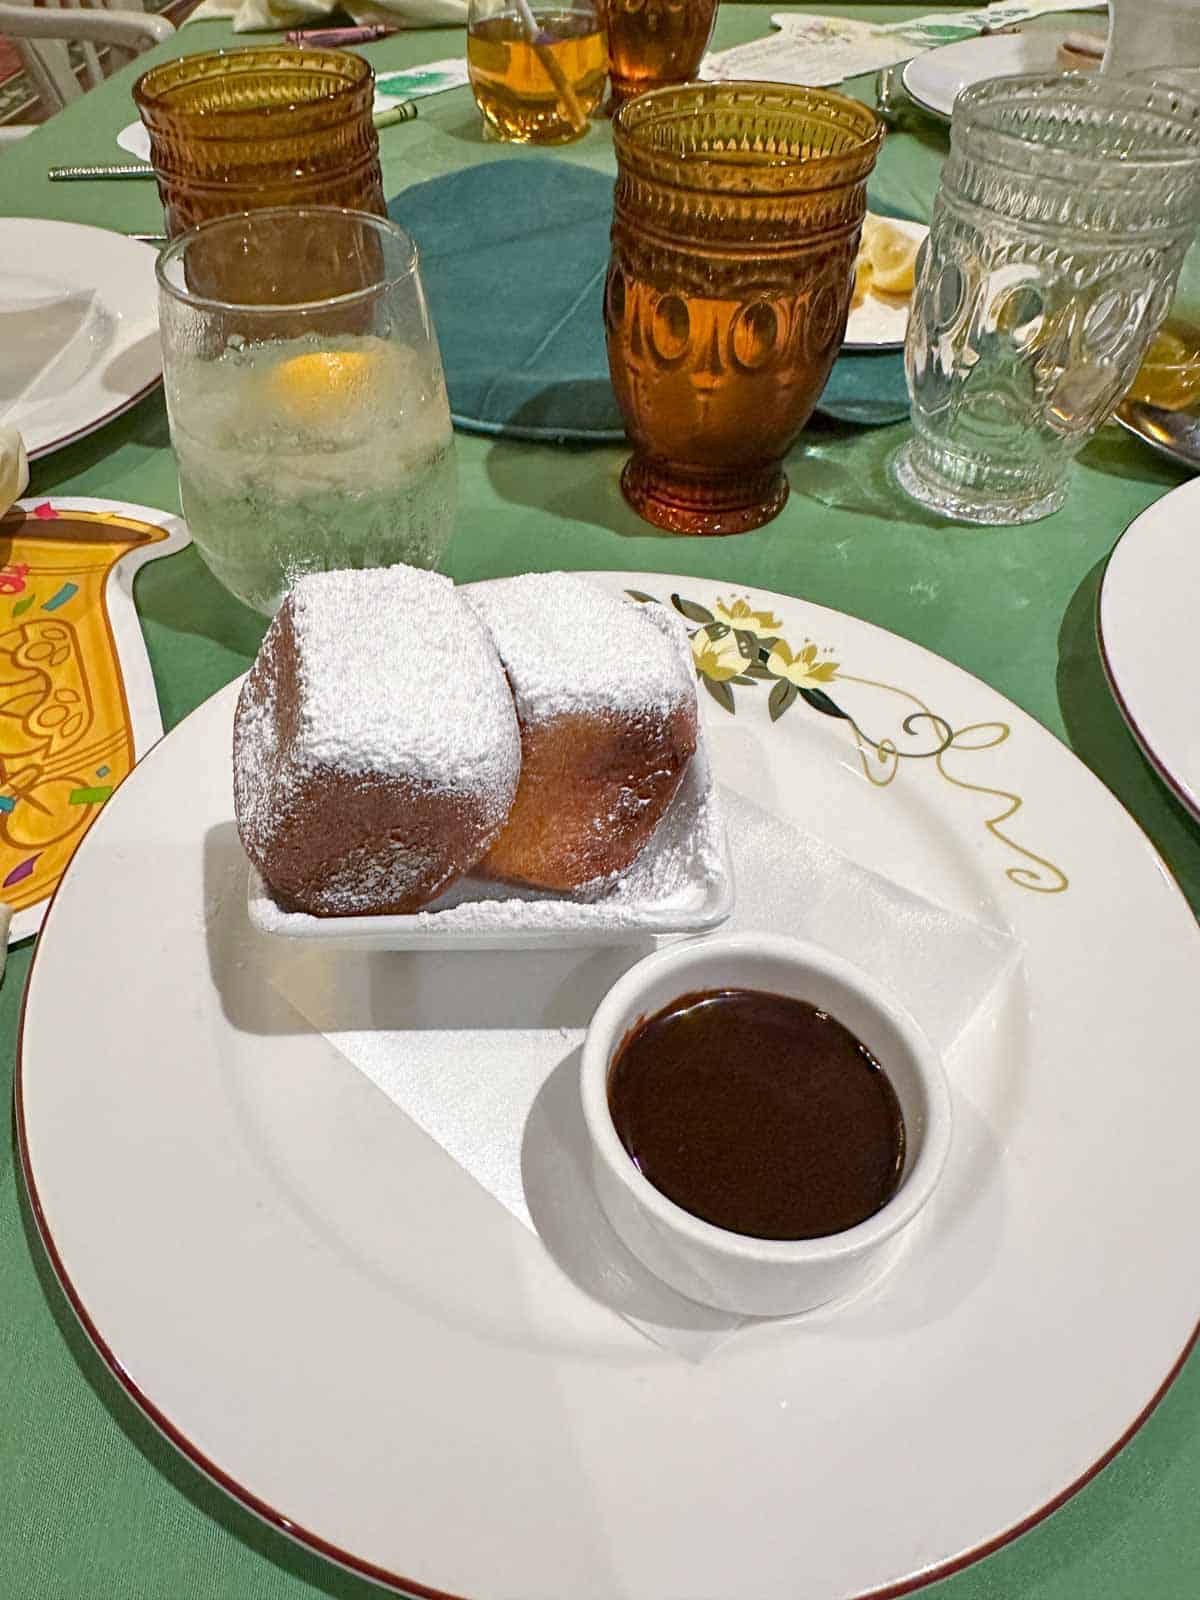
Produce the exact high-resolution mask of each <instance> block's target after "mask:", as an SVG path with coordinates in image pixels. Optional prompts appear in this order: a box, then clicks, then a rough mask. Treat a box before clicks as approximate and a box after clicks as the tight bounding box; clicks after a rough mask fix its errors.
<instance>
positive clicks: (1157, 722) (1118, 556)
mask: <svg viewBox="0 0 1200 1600" xmlns="http://www.w3.org/2000/svg"><path fill="white" fill-rule="evenodd" d="M1197 519H1200V480H1197V481H1196V482H1193V483H1182V484H1180V485H1179V487H1178V488H1177V489H1172V490H1171V492H1170V494H1165V495H1163V497H1162V499H1161V500H1156V501H1155V502H1154V504H1153V505H1152V506H1148V507H1147V508H1146V510H1145V511H1143V512H1142V514H1141V516H1139V517H1135V518H1134V520H1133V522H1131V523H1130V525H1129V527H1128V528H1126V530H1125V532H1124V533H1123V534H1122V535H1121V537H1120V539H1119V540H1118V541H1117V544H1116V546H1115V547H1114V549H1113V552H1112V555H1111V556H1110V557H1109V558H1108V565H1107V566H1106V568H1105V570H1104V579H1103V582H1102V583H1101V586H1100V605H1099V612H1098V623H1099V634H1100V653H1101V656H1102V658H1103V661H1104V670H1105V672H1106V673H1107V674H1108V681H1109V683H1110V684H1111V686H1112V691H1113V695H1114V697H1115V699H1116V702H1117V705H1118V706H1119V707H1120V708H1121V714H1122V716H1123V717H1124V718H1125V721H1126V722H1127V723H1128V724H1129V726H1130V729H1131V730H1132V732H1133V735H1134V737H1135V738H1136V739H1137V741H1138V743H1139V744H1140V745H1141V747H1142V749H1143V750H1144V751H1145V753H1146V756H1147V758H1148V759H1149V761H1150V763H1151V765H1152V766H1153V767H1154V768H1155V769H1156V770H1157V772H1158V774H1159V776H1160V777H1161V778H1162V780H1163V782H1164V783H1166V784H1167V786H1168V787H1169V788H1170V789H1171V790H1173V791H1174V793H1175V795H1176V797H1177V798H1178V799H1179V800H1180V801H1182V803H1183V804H1184V805H1185V806H1186V807H1187V809H1188V810H1189V811H1190V812H1191V813H1192V815H1193V816H1194V817H1200V712H1198V711H1197V682H1198V680H1200V671H1198V669H1197V661H1196V618H1195V608H1196V596H1197V594H1200V543H1198V542H1197V539H1196V523H1197Z"/></svg>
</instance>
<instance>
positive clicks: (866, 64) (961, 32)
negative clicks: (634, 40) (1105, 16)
mask: <svg viewBox="0 0 1200 1600" xmlns="http://www.w3.org/2000/svg"><path fill="white" fill-rule="evenodd" d="M1103 9H1104V7H1103V3H1102V0H997V3H994V4H992V5H987V6H977V7H976V8H975V9H974V10H970V11H933V12H930V13H929V14H928V15H927V16H923V17H912V18H909V19H908V20H907V21H905V22H883V23H880V22H862V21H859V20H858V19H856V18H853V17H820V16H812V15H804V14H797V13H795V12H790V11H782V12H778V13H776V14H775V15H774V16H772V18H771V22H772V23H773V25H774V26H775V27H776V28H777V29H778V30H779V31H778V32H776V33H772V34H767V35H766V36H765V37H764V38H761V39H751V40H749V41H748V42H747V43H746V44H739V45H734V46H733V48H732V49H730V50H720V51H717V52H715V53H714V54H712V55H709V56H706V57H705V59H704V61H703V63H702V64H701V68H700V76H701V77H702V78H708V79H721V80H732V79H739V78H749V79H766V80H768V81H770V82H773V83H795V84H810V85H819V84H830V83H841V82H842V81H843V79H845V78H856V77H859V76H860V75H861V74H863V73H866V72H879V71H880V70H881V69H882V68H884V67H894V66H899V64H900V63H901V62H902V61H909V60H911V59H912V57H913V56H917V55H921V54H922V53H923V52H924V51H926V50H932V49H935V48H936V47H937V46H938V45H943V44H950V43H954V42H956V41H957V40H959V39H969V38H971V37H973V36H974V35H975V34H978V33H980V32H981V31H982V30H983V29H984V28H989V29H992V30H995V29H997V28H1008V27H1012V26H1014V24H1016V23H1020V22H1027V21H1029V20H1030V18H1032V17H1040V16H1044V15H1045V14H1046V13H1048V12H1057V11H1094V10H1103Z"/></svg>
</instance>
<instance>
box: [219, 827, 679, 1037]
mask: <svg viewBox="0 0 1200 1600" xmlns="http://www.w3.org/2000/svg"><path fill="white" fill-rule="evenodd" d="M248 873H249V865H248V863H247V860H246V855H245V852H244V851H243V849H242V844H241V840H240V839H239V838H238V832H237V827H236V825H235V824H234V823H233V822H223V823H219V824H218V825H217V826H216V827H214V828H210V829H209V830H208V832H207V833H206V834H205V836H204V908H205V926H206V941H207V948H208V963H209V972H210V975H211V977H212V982H213V986H214V988H215V989H216V991H217V993H218V995H219V996H220V999H221V1007H222V1010H223V1012H224V1014H225V1016H226V1018H227V1020H228V1021H229V1023H230V1025H231V1026H232V1027H234V1028H236V1029H237V1030H238V1031H239V1032H241V1033H250V1034H259V1035H280V1034H282V1035H294V1034H298V1033H308V1032H311V1031H312V1030H313V1029H314V1028H316V1029H317V1030H318V1031H319V1032H323V1033H333V1032H397V1033H399V1032H405V1031H412V1030H414V1029H423V1030H429V1029H435V1030H445V1029H487V1028H495V1029H509V1030H512V1029H527V1028H538V1029H550V1030H554V1029H565V1030H568V1031H569V1030H572V1029H582V1028H586V1027H587V1025H588V1023H589V1022H590V1021H591V1017H592V1012H593V1011H594V1010H595V1009H596V1007H597V1005H599V1003H600V1000H601V999H602V998H603V996H604V995H605V994H606V993H607V992H608V990H609V989H610V988H611V987H612V985H613V984H614V983H615V982H616V980H617V979H618V978H619V977H620V976H621V974H622V973H624V972H625V971H626V970H627V969H628V968H629V967H631V966H632V965H633V964H634V962H635V961H640V960H641V958H642V957H643V956H644V955H648V954H649V953H650V951H651V950H653V948H654V941H653V940H648V939H640V940H634V941H632V942H630V943H628V944H620V945H607V946H604V947H602V948H599V949H597V948H591V949H588V948H583V949H575V950H546V949H539V950H481V951H478V952H473V951H455V952H449V953H448V952H446V951H444V950H443V951H431V952H430V953H429V954H427V955H426V954H423V953H421V952H420V951H413V950H407V951H406V950H375V951H368V950H354V949H348V948H346V947H341V948H334V947H331V946H329V945H322V946H313V945H310V944H307V943H305V942H304V941H303V940H294V939H282V938H278V937H275V936H273V935H270V934H263V933H259V932H258V931H257V930H256V929H254V928H252V927H251V925H250V921H249V916H248V913H247V908H246V883H247V876H248ZM292 996H295V997H296V998H297V999H300V1000H301V1003H302V1005H303V1015H302V1014H301V1011H300V1010H299V1009H297V1007H296V1003H295V1001H294V1000H293V999H292V998H290V997H292Z"/></svg>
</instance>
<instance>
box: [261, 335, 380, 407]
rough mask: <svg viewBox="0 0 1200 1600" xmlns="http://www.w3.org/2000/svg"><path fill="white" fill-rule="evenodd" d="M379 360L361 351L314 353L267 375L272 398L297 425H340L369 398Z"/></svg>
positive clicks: (296, 357) (269, 392)
mask: <svg viewBox="0 0 1200 1600" xmlns="http://www.w3.org/2000/svg"><path fill="white" fill-rule="evenodd" d="M378 361H379V357H378V356H376V355H371V354H367V353H365V352H363V351H359V350H312V351H309V352H308V353H307V354H305V355H302V356H292V357H290V359H289V360H287V361H281V362H280V363H279V365H278V366H277V367H273V368H272V369H271V371H270V372H269V373H268V374H267V379H266V388H267V394H268V398H269V400H270V401H271V403H272V404H273V405H275V406H276V407H277V408H278V409H279V410H280V411H281V412H283V413H284V414H285V415H286V416H287V417H288V418H289V419H291V420H292V421H295V422H306V423H309V424H316V425H317V426H320V425H321V424H323V423H330V422H337V421H339V420H341V419H342V418H344V417H345V416H346V415H347V413H348V412H350V411H351V410H353V409H355V408H357V407H358V406H360V405H362V404H363V403H364V401H365V400H366V398H367V395H368V391H369V388H370V381H371V375H372V371H373V369H374V368H375V367H376V366H377V364H378Z"/></svg>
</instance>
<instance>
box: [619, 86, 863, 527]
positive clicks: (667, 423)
mask: <svg viewBox="0 0 1200 1600" xmlns="http://www.w3.org/2000/svg"><path fill="white" fill-rule="evenodd" d="M613 137H614V141H615V144H616V150H617V163H618V169H619V170H618V177H617V187H616V196H615V201H614V208H613V229H612V258H611V261H610V264H609V270H608V282H607V285H606V288H605V299H604V316H605V326H606V329H607V335H608V361H609V370H610V372H611V374H612V381H613V387H614V389H615V390H616V394H617V401H618V403H619V405H620V407H621V412H622V415H623V417H624V419H625V426H626V430H627V432H628V434H629V437H630V440H631V441H632V443H633V448H634V453H633V458H632V459H631V460H630V462H629V463H628V465H627V466H626V468H625V473H624V476H623V478H622V480H621V482H622V488H623V489H624V491H625V496H626V498H627V499H628V500H629V502H630V504H631V505H632V506H634V508H635V509H636V510H637V511H638V512H639V513H640V514H641V515H642V516H643V517H645V518H646V519H647V521H649V522H653V523H656V524H657V525H658V526H659V527H663V528H670V529H672V530H674V531H676V532H679V533H742V532H745V531H746V530H747V529H749V528H755V527H758V526H759V525H760V524H761V523H764V522H769V521H770V519H771V518H772V517H774V516H775V515H776V514H777V513H778V512H779V511H780V509H781V508H782V506H783V504H784V502H785V500H786V499H787V494H788V486H787V479H786V478H785V476H784V474H783V468H782V462H783V458H784V456H785V455H786V453H787V451H788V449H789V448H790V447H791V445H792V444H793V443H794V441H795V439H796V436H797V435H798V434H799V432H800V430H801V428H803V426H804V424H805V423H806V422H807V421H808V418H809V415H810V414H811V412H812V409H813V406H814V405H815V404H816V402H817V400H818V398H819V397H820V394H821V390H822V389H823V388H824V387H825V382H826V379H827V378H828V376H829V370H830V368H831V367H832V365H833V362H834V359H835V357H836V356H837V353H838V348H839V346H840V345H841V341H842V335H843V332H844V330H845V326H846V315H847V312H848V310H849V304H850V292H851V287H852V284H853V278H854V258H855V254H856V252H857V249H858V238H859V233H860V231H861V228H862V219H863V214H864V212H865V210H866V185H867V177H868V175H869V173H870V171H871V169H872V167H873V166H874V165H875V157H876V155H877V153H878V151H879V145H880V142H881V140H882V138H883V125H882V123H880V121H879V119H878V118H877V117H876V116H875V114H874V112H872V111H869V110H868V109H867V107H866V106H864V105H861V104H860V103H859V102H858V101H857V100H850V99H847V98H846V96H845V95H840V94H836V93H834V92H832V91H830V90H824V89H804V88H790V87H787V86H786V85H782V84H766V83H739V84H691V85H689V86H687V87H685V88H681V89H661V90H658V91H657V92H656V93H654V94H649V95H642V96H640V97H639V98H638V99H636V100H630V101H629V102H627V104H625V105H624V106H622V107H621V109H620V111H619V112H618V113H617V116H616V118H615V120H614V123H613Z"/></svg>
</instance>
